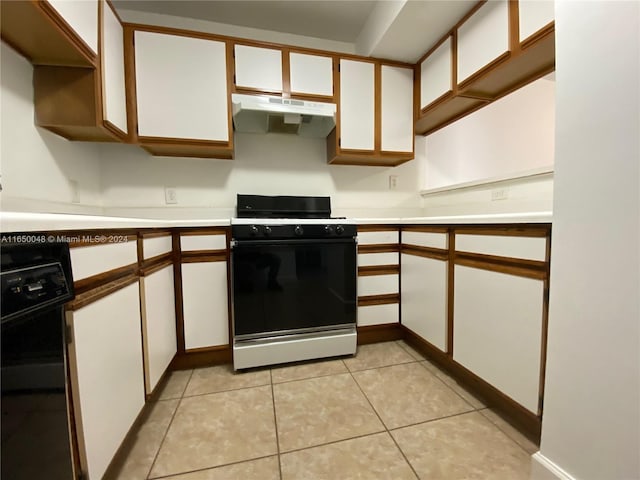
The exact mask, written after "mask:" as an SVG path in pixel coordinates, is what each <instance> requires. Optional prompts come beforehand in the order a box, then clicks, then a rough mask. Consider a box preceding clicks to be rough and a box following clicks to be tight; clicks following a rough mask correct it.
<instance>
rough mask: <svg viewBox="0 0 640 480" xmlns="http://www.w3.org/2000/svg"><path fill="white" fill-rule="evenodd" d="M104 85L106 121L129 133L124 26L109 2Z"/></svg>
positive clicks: (105, 23)
mask: <svg viewBox="0 0 640 480" xmlns="http://www.w3.org/2000/svg"><path fill="white" fill-rule="evenodd" d="M102 8H103V15H102V26H103V31H102V32H103V44H102V83H103V85H104V91H103V92H104V95H103V97H104V98H103V105H104V119H105V120H108V121H109V122H111V123H112V124H114V125H115V126H116V127H118V128H119V129H120V130H122V131H123V132H124V133H127V99H126V95H125V83H124V43H123V37H122V35H123V34H122V25H121V24H120V20H118V17H116V14H115V13H113V10H111V7H110V6H109V4H108V3H107V2H104V3H103V4H102Z"/></svg>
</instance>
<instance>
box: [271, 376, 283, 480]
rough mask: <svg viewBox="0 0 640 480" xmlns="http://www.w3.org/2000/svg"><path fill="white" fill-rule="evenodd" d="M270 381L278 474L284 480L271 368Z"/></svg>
mask: <svg viewBox="0 0 640 480" xmlns="http://www.w3.org/2000/svg"><path fill="white" fill-rule="evenodd" d="M269 382H270V384H271V405H272V406H273V427H274V429H275V432H276V452H277V453H278V474H279V475H280V480H282V461H281V459H280V437H279V436H278V415H277V414H276V394H275V392H274V390H273V369H271V368H270V369H269Z"/></svg>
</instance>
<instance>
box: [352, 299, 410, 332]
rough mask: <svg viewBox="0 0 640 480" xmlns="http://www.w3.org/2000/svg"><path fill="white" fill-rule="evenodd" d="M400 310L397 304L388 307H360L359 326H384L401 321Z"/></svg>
mask: <svg viewBox="0 0 640 480" xmlns="http://www.w3.org/2000/svg"><path fill="white" fill-rule="evenodd" d="M399 313H400V308H399V305H398V304H397V303H390V304H387V305H367V306H364V307H358V326H359V327H366V326H368V325H384V324H385V323H398V322H399V321H400V315H399Z"/></svg>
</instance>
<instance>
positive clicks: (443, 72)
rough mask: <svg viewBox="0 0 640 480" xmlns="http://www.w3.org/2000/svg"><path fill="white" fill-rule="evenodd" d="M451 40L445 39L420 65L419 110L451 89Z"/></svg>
mask: <svg viewBox="0 0 640 480" xmlns="http://www.w3.org/2000/svg"><path fill="white" fill-rule="evenodd" d="M451 48H452V39H451V37H447V39H446V40H445V41H444V42H443V43H442V45H440V46H439V47H438V48H436V49H435V50H434V51H433V52H432V53H431V55H429V56H428V57H427V58H425V59H424V61H423V62H422V63H421V64H420V109H423V108H424V107H426V106H427V105H429V104H430V103H431V102H433V101H434V100H437V99H438V98H440V97H441V96H442V95H444V94H446V93H449V92H450V91H452V89H453V81H452V70H451V68H452V65H451V64H452V60H451V59H452V58H453V57H452V53H451Z"/></svg>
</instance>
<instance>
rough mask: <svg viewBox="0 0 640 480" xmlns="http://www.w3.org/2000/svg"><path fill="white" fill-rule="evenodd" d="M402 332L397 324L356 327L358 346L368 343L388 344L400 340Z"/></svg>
mask: <svg viewBox="0 0 640 480" xmlns="http://www.w3.org/2000/svg"><path fill="white" fill-rule="evenodd" d="M401 338H402V330H400V324H399V323H385V324H383V325H368V326H365V327H358V345H367V344H369V343H379V342H390V341H393V340H400V339H401Z"/></svg>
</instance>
